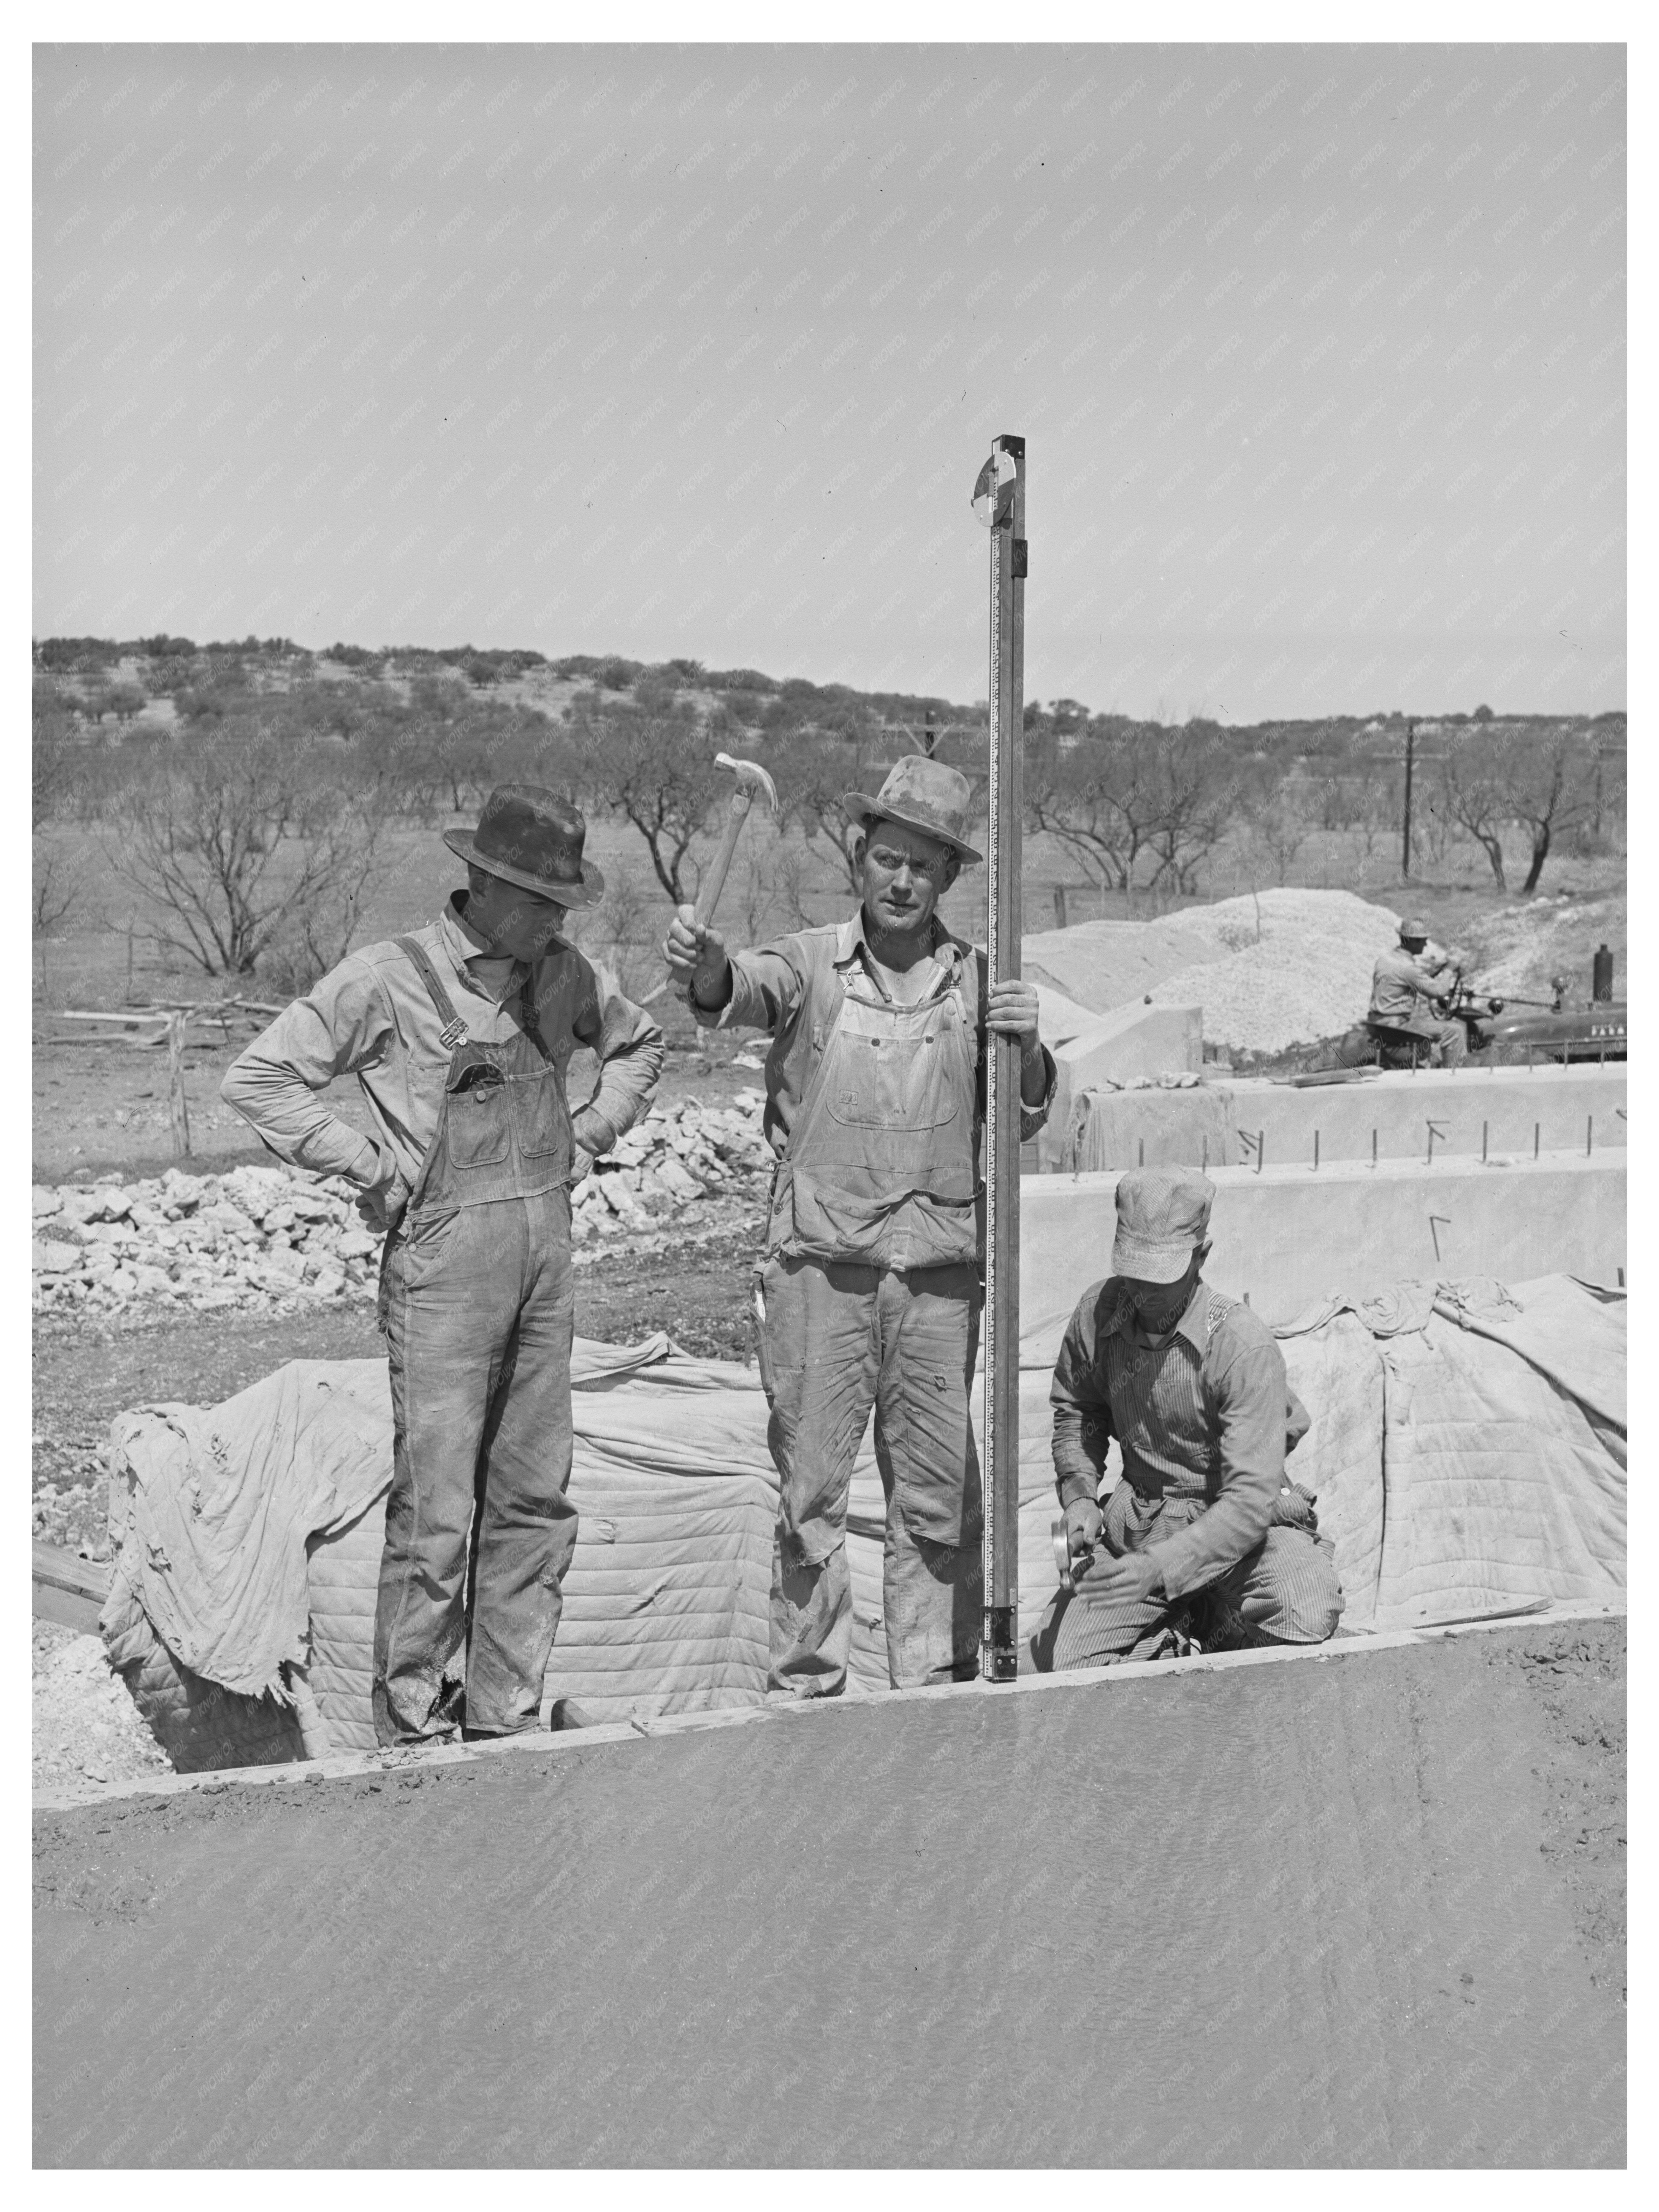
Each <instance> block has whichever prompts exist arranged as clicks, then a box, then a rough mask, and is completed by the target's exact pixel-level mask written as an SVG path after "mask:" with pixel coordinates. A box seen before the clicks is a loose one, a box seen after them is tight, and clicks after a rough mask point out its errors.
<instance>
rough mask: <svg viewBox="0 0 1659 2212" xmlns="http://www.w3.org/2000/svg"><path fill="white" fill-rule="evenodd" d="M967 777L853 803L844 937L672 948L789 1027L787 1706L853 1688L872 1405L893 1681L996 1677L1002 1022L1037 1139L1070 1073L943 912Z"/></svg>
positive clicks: (774, 1091)
mask: <svg viewBox="0 0 1659 2212" xmlns="http://www.w3.org/2000/svg"><path fill="white" fill-rule="evenodd" d="M969 796H970V794H969V786H968V781H967V779H966V778H965V777H964V776H963V775H959V774H958V773H957V770H956V769H953V768H951V767H949V766H947V765H946V764H945V763H944V762H942V761H935V760H933V759H930V758H928V757H926V756H924V755H921V754H912V755H910V756H908V757H906V758H905V759H903V760H902V761H900V762H899V763H898V764H897V766H896V768H895V769H893V771H892V773H891V775H889V776H888V778H887V780H886V781H885V782H884V784H883V786H882V787H881V790H880V792H879V793H878V794H877V795H876V796H875V797H874V798H871V797H869V796H867V795H866V793H862V792H856V791H853V792H848V793H847V794H846V796H845V798H844V799H843V801H842V804H843V805H844V806H845V808H846V811H847V812H848V816H849V817H850V818H851V819H852V820H853V821H854V822H856V823H858V824H859V825H860V831H861V834H860V837H859V839H858V841H857V842H856V844H855V846H854V865H855V866H856V868H857V871H858V875H859V883H860V892H861V899H860V906H859V908H858V910H857V912H856V913H855V914H854V915H851V916H850V917H849V918H848V920H847V921H842V922H830V923H827V924H824V925H823V926H822V927H818V928H816V929H805V930H801V931H799V932H797V933H795V934H794V935H793V936H789V937H785V938H782V939H779V940H778V941H777V942H776V943H775V944H771V945H763V946H762V947H760V948H759V949H758V950H757V951H750V952H740V953H738V954H737V955H736V956H735V957H728V956H727V953H726V946H725V945H724V943H723V941H722V940H721V939H720V937H719V936H718V935H717V934H716V933H714V931H712V930H708V929H705V928H702V927H699V926H698V925H697V924H696V921H695V920H694V918H693V915H692V912H691V909H690V908H689V907H683V908H681V909H680V911H679V914H678V917H677V919H676V920H675V921H674V923H673V925H672V927H671V929H670V931H669V933H668V939H667V942H666V944H665V947H664V951H665V955H666V957H667V960H668V963H669V966H670V968H671V969H672V971H673V973H674V975H676V976H677V977H678V979H679V980H680V981H682V982H684V985H685V987H686V994H687V997H688V999H689V1000H690V1006H691V1010H692V1012H693V1014H694V1015H695V1016H696V1019H697V1020H698V1022H700V1023H702V1024H704V1025H705V1026H709V1025H714V1026H719V1027H721V1028H726V1027H738V1026H744V1027H754V1028H759V1029H763V1030H768V1031H769V1033H770V1035H771V1038H772V1048H771V1050H770V1053H769V1054H768V1057H767V1064H766V1084H767V1098H766V1117H765V1128H766V1133H767V1136H768V1138H769V1141H770V1143H771V1145H772V1147H773V1150H774V1151H775V1153H776V1154H777V1168H776V1170H775V1176H774V1181H773V1194H772V1202H771V1214H770V1221H769V1228H768V1231H767V1237H766V1243H765V1249H764V1253H763V1261H762V1265H761V1268H760V1272H759V1275H758V1280H757V1298H756V1305H757V1316H758V1320H759V1324H760V1355H761V1376H762V1381H763V1383H764V1385H765V1389H766V1393H767V1398H768V1401H769V1405H770V1407H771V1414H772V1419H771V1428H770V1437H769V1441H770V1443H771V1449H772V1455H773V1459H774V1461H775V1464H776V1467H777V1470H778V1475H779V1480H780V1486H781V1497H780V1505H779V1517H778V1527H777V1535H776V1541H775V1547H774V1553H773V1566H772V1595H771V1668H770V1674H769V1681H770V1684H771V1686H772V1688H773V1689H774V1690H775V1691H780V1692H790V1693H793V1695H795V1696H797V1697H802V1698H808V1697H834V1696H836V1695H838V1694H839V1693H840V1692H842V1690H844V1689H845V1687H846V1685H847V1674H848V1656H849V1654H850V1651H851V1648H852V1636H853V1592H852V1584H851V1581H850V1578H849V1576H848V1563H847V1542H846V1534H847V1500H848V1486H849V1484H850V1482H851V1479H852V1473H853V1462H854V1457H855V1455H856V1454H857V1452H858V1449H859V1445H860V1441H861V1439H862V1437H863V1435H864V1431H865V1427H866V1423H867V1422H868V1420H869V1418H870V1413H871V1408H872V1406H873V1407H874V1409H875V1443H876V1459H877V1463H878V1467H879V1468H880V1470H881V1479H882V1484H883V1486H884V1491H885V1492H886V1500H887V1510H886V1534H885V1547H884V1565H883V1580H882V1589H883V1613H884V1620H885V1627H886V1638H887V1669H888V1677H889V1680H890V1681H891V1682H892V1684H893V1685H894V1686H895V1687H899V1686H906V1685H913V1684H920V1683H927V1682H941V1681H950V1680H965V1679H969V1678H971V1677H972V1676H973V1675H974V1674H975V1673H976V1672H977V1668H978V1652H979V1641H980V1626H981V1613H982V1608H983V1601H984V1599H983V1576H982V1570H981V1534H982V1528H983V1521H982V1514H983V1504H982V1497H981V1485H980V1472H979V1463H978V1459H977V1456H976V1454H975V1448H974V1437H973V1431H972V1428H971V1426H970V1424H969V1405H968V1397H969V1385H970V1383H971V1379H972V1376H973V1371H974V1364H975V1349H976V1346H977V1341H978V1335H979V1315H980V1308H981V1298H982V1290H981V1267H982V1261H983V1252H984V1188H983V1182H982V1180H981V1137H982V1131H983V1122H984V1116H985V1060H986V1050H985V1040H986V1036H987V1032H989V1033H993V1034H995V1035H997V1036H1012V1037H1016V1038H1018V1041H1019V1044H1020V1049H1021V1060H1020V1097H1021V1116H1020V1122H1021V1137H1022V1140H1024V1139H1029V1138H1030V1137H1031V1136H1033V1135H1035V1133H1036V1131H1037V1130H1038V1129H1039V1128H1040V1127H1042V1123H1043V1121H1044V1120H1045V1119H1046V1118H1047V1115H1048V1106H1049V1103H1050V1101H1051V1100H1052V1097H1053V1095H1054V1062H1053V1060H1052V1059H1051V1058H1050V1056H1049V1054H1048V1051H1047V1050H1046V1048H1044V1047H1043V1045H1042V1043H1041V1042H1040V1040H1039V1038H1038V1036H1037V994H1036V988H1035V987H1034V986H1033V985H1031V984H1029V983H1012V982H1003V983H998V984H997V985H995V986H994V987H993V986H991V985H990V984H989V982H988V980H987V962H986V957H985V954H984V953H983V952H982V951H979V950H978V949H977V948H975V946H973V945H969V944H966V943H965V942H964V941H963V939H960V938H958V937H955V936H953V935H952V934H951V932H950V931H949V930H948V929H946V928H945V926H944V925H943V923H942V922H941V921H939V917H938V913H937V908H938V905H939V899H940V897H941V896H942V895H943V894H944V892H945V891H946V890H948V889H949V888H950V886H951V884H953V883H954V882H955V881H956V878H957V872H958V871H959V870H960V868H961V867H962V866H963V862H964V861H975V860H978V859H979V858H980V855H979V854H978V853H977V852H975V850H974V848H972V846H971V845H969V842H968V841H967V838H966V836H965V835H964V830H965V827H966V823H967V819H968V809H969Z"/></svg>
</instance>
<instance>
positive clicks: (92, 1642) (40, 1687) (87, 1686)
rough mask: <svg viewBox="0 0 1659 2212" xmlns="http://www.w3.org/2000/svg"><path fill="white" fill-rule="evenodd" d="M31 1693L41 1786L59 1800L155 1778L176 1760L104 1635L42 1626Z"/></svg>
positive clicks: (37, 1627) (36, 1632) (40, 1623)
mask: <svg viewBox="0 0 1659 2212" xmlns="http://www.w3.org/2000/svg"><path fill="white" fill-rule="evenodd" d="M32 1671H33V1680H32V1682H31V1685H30V1686H31V1690H32V1692H33V1695H32V1699H31V1705H32V1708H33V1710H32V1715H31V1718H32V1723H33V1726H32V1729H31V1743H30V1749H31V1752H32V1753H33V1761H32V1764H33V1784H34V1787H35V1788H36V1789H37V1790H52V1792H53V1793H54V1795H58V1794H61V1793H62V1792H64V1790H74V1789H76V1788H78V1787H82V1786H84V1785H86V1784H96V1783H103V1782H140V1781H147V1780H149V1779H150V1778H153V1777H155V1776H156V1775H161V1774H171V1773H172V1772H173V1761H172V1760H171V1759H169V1758H168V1757H167V1753H166V1752H164V1751H163V1750H162V1748H161V1745H160V1744H159V1743H157V1742H156V1741H155V1737H154V1736H153V1735H151V1734H150V1732H149V1727H148V1725H147V1724H146V1723H145V1721H144V1719H143V1716H142V1714H141V1713H140V1712H139V1711H138V1708H137V1706H136V1705H134V1704H133V1702H132V1699H131V1696H130V1695H129V1693H128V1691H127V1686H126V1684H125V1682H123V1681H122V1680H121V1678H120V1676H119V1675H118V1674H116V1673H115V1671H114V1669H113V1668H112V1667H111V1665H110V1663H109V1660H108V1658H107V1657H106V1656H105V1651H104V1640H103V1638H102V1637H100V1636H76V1635H75V1634H74V1632H72V1631H71V1630H69V1629H64V1628H58V1627H57V1626H54V1625H53V1624H52V1623H50V1622H45V1621H36V1622H35V1624H34V1638H33V1670H32Z"/></svg>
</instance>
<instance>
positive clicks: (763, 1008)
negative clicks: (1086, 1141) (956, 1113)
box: [691, 906, 1055, 1157]
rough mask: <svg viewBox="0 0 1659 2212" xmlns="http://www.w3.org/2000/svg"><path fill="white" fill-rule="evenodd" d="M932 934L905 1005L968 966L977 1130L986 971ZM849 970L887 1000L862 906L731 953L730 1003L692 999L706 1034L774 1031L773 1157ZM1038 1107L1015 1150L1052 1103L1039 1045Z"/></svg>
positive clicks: (770, 1075)
mask: <svg viewBox="0 0 1659 2212" xmlns="http://www.w3.org/2000/svg"><path fill="white" fill-rule="evenodd" d="M933 932H934V951H933V957H934V963H935V974H934V975H933V980H932V981H930V983H929V984H928V986H927V989H926V990H925V991H924V992H923V993H922V994H921V998H920V999H918V1000H914V1001H909V1002H908V1003H911V1004H915V1005H917V1006H925V1005H926V1004H927V1001H928V1000H930V999H936V998H939V997H942V996H943V994H945V992H946V991H948V990H949V989H950V988H951V986H952V984H953V983H954V982H955V981H956V978H957V975H958V973H959V972H960V970H961V969H963V967H965V966H966V964H967V963H968V962H969V960H973V961H974V962H975V963H976V965H977V971H978V999H977V1005H978V1009H979V1047H980V1049H979V1060H978V1070H977V1075H976V1079H975V1099H974V1113H975V1120H976V1121H980V1122H982V1121H984V1119H985V1005H986V994H987V990H988V988H989V978H990V970H989V963H987V959H986V957H985V954H984V953H983V952H982V951H981V950H980V949H979V947H978V946H977V945H969V944H968V943H967V942H966V941H965V940H964V939H962V938H959V937H953V936H952V935H951V933H950V931H949V930H947V929H946V928H945V927H944V926H943V925H942V924H941V923H939V922H935V923H934V925H933ZM854 963H857V964H858V965H859V966H860V967H861V968H862V969H863V970H864V972H865V974H866V975H867V976H868V977H869V978H870V981H872V984H873V985H874V986H875V988H876V989H877V991H878V993H879V994H881V996H882V997H883V998H884V999H888V1000H890V999H891V996H892V994H891V993H890V991H889V989H888V988H887V986H886V985H885V983H884V981H883V980H882V977H881V974H880V971H879V969H878V965H877V963H876V961H875V959H874V957H873V956H872V953H871V951H870V947H869V944H868V942H867V940H866V937H865V931H864V908H862V907H861V906H860V908H859V909H858V911H857V913H856V914H854V915H853V916H852V917H851V918H850V920H848V921H842V922H834V921H828V922H823V923H821V924H820V925H819V926H818V927H817V928H816V929H802V930H798V931H796V933H794V934H793V936H791V937H784V938H780V939H778V941H777V942H776V943H775V945H757V946H756V947H755V948H754V950H753V951H748V952H734V953H733V954H732V995H731V997H730V998H729V999H728V1000H726V1004H725V1005H724V1006H720V1007H717V1008H715V1009H714V1011H713V1012H711V1011H710V1010H709V1009H708V1007H706V1006H699V1005H698V1004H697V1002H696V999H695V998H693V999H692V1000H691V1012H692V1013H693V1015H694V1016H695V1017H696V1020H697V1022H698V1024H699V1025H700V1026H701V1027H702V1028H703V1029H760V1030H769V1031H770V1032H771V1036H772V1048H771V1051H770V1052H769V1054H767V1060H766V1113H765V1119H764V1123H763V1127H764V1130H765V1134H766V1139H767V1142H768V1143H769V1145H770V1146H771V1147H772V1149H773V1151H774V1152H776V1153H777V1154H778V1155H779V1156H780V1157H781V1156H782V1154H783V1152H785V1150H786V1149H787V1146H788V1143H789V1133H790V1131H791V1130H792V1129H793V1127H794V1124H795V1118H796V1116H797V1115H798V1114H799V1111H800V1105H801V1101H802V1099H803V1098H804V1097H805V1094H806V1090H807V1086H808V1085H809V1084H810V1083H811V1079H812V1070H813V1067H814V1066H815V1064H816V1061H817V1051H816V1049H815V1039H816V1041H817V1044H818V1045H821V1044H822V1043H823V1039H824V1038H825V1037H826V1036H828V1035H829V1026H830V1024H831V1023H832V1022H833V1021H834V1020H835V1018H836V1015H837V1014H838V1013H839V1012H840V1011H841V999H842V986H841V978H842V974H843V973H844V972H845V971H846V969H848V968H849V967H851V966H852V965H853V964H854ZM1042 1065H1043V1077H1044V1082H1043V1093H1042V1103H1040V1104H1039V1105H1036V1106H1028V1105H1026V1104H1025V1103H1024V1100H1022V1101H1021V1102H1020V1109H1019V1140H1020V1142H1021V1144H1026V1143H1029V1142H1030V1139H1032V1138H1033V1137H1035V1136H1036V1133H1037V1131H1038V1130H1039V1129H1040V1128H1041V1127H1042V1125H1043V1123H1044V1122H1045V1121H1047V1120H1048V1109H1049V1108H1050V1107H1051V1106H1052V1105H1053V1103H1054V1081H1055V1070H1054V1055H1053V1054H1051V1053H1050V1052H1049V1050H1048V1047H1047V1045H1044V1046H1042Z"/></svg>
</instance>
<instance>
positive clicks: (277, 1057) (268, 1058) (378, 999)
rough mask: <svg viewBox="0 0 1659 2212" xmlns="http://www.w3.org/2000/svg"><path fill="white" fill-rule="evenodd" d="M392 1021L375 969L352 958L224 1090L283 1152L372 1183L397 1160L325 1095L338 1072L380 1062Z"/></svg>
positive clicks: (278, 1024)
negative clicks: (353, 1125)
mask: <svg viewBox="0 0 1659 2212" xmlns="http://www.w3.org/2000/svg"><path fill="white" fill-rule="evenodd" d="M392 1028H393V1024H392V1011H391V1008H390V1007H389V1006H387V1004H386V998H385V994H383V992H382V990H381V988H380V981H379V979H378V978H377V976H376V975H375V974H374V970H373V969H371V968H369V967H368V965H367V964H366V963H363V962H362V961H361V960H355V959H349V960H344V961H343V962H342V963H340V965H339V966H338V967H337V968H335V969H331V971H330V973H329V974H328V975H325V976H324V977H323V979H322V981H320V982H319V983H317V984H314V985H313V987H312V988H311V990H309V991H308V992H307V994H306V995H305V997H304V998H302V999H296V1000H295V1001H294V1004H293V1005H292V1006H289V1007H286V1008H285V1009H284V1010H283V1012H281V1013H280V1014H278V1015H277V1017H276V1019H275V1021H273V1022H272V1023H271V1024H270V1025H269V1027H268V1028H266V1029H264V1030H261V1031H260V1033H259V1035H258V1036H257V1037H255V1038H254V1040H253V1042H252V1044H250V1045H249V1046H248V1047H247V1048H246V1050H245V1051H244V1052H243V1053H241V1054H240V1056H239V1057H238V1058H237V1059H236V1060H234V1061H233V1062H232V1064H231V1066H230V1067H229V1068H228V1071H227V1072H226V1074H225V1079H224V1081H223V1083H222V1085H221V1087H220V1096H221V1097H222V1098H223V1099H224V1101H225V1103H226V1104H227V1105H228V1106H231V1107H234V1109H235V1110H236V1112H237V1113H239V1114H240V1115H241V1116H242V1118H243V1120H244V1121H248V1122H251V1123H252V1127H253V1128H254V1131H255V1133H257V1134H258V1138H259V1139H260V1141H261V1142H262V1143H263V1144H264V1145H265V1146H267V1148H268V1149H269V1150H270V1151H271V1152H275V1153H276V1157H277V1158H279V1159H283V1160H289V1161H291V1162H292V1164H294V1165H295V1167H301V1168H309V1169H310V1170H312V1171H313V1173H315V1174H317V1175H340V1176H346V1177H348V1178H349V1181H351V1182H355V1183H356V1184H358V1185H359V1186H360V1187H361V1188H363V1189H365V1190H367V1189H369V1188H372V1187H373V1186H374V1185H375V1184H376V1183H379V1182H383V1181H386V1180H387V1179H389V1177H390V1176H391V1175H392V1172H393V1170H394V1166H395V1163H394V1162H393V1161H392V1160H391V1159H390V1158H384V1159H383V1158H382V1157H381V1148H380V1146H377V1145H376V1144H375V1143H374V1140H373V1139H371V1138H367V1137H365V1136H364V1135H363V1134H362V1131H361V1130H358V1129H354V1128H353V1127H352V1126H351V1124H350V1123H349V1121H344V1120H343V1118H342V1117H341V1116H340V1115H338V1114H337V1113H336V1112H335V1111H334V1110H333V1109H332V1108H331V1106H329V1105H328V1104H327V1103H325V1100H324V1099H323V1097H321V1095H320V1094H321V1093H322V1092H323V1091H325V1089H326V1088H327V1086H328V1085H329V1084H331V1082H332V1081H333V1080H334V1079H335V1078H336V1077H337V1076H340V1075H349V1074H353V1073H356V1071H357V1070H359V1069H360V1068H364V1067H368V1066H373V1065H374V1062H375V1061H376V1060H378V1059H379V1058H380V1055H381V1054H382V1053H383V1052H384V1051H385V1049H386V1044H387V1042H388V1040H389V1039H390V1037H391V1036H392Z"/></svg>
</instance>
